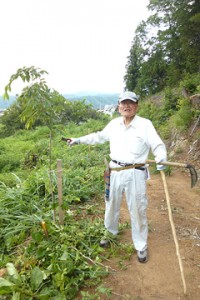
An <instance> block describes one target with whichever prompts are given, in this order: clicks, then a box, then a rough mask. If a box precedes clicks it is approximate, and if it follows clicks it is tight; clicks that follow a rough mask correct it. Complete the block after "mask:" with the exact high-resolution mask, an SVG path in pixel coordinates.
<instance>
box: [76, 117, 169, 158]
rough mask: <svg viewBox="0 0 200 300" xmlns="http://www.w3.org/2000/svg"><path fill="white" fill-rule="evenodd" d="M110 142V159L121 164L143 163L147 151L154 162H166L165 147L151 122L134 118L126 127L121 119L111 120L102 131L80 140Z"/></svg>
mask: <svg viewBox="0 0 200 300" xmlns="http://www.w3.org/2000/svg"><path fill="white" fill-rule="evenodd" d="M106 141H109V142H110V158H111V159H112V160H116V161H119V162H121V163H133V164H135V163H145V161H146V160H147V158H148V155H149V151H150V150H151V151H152V152H153V154H154V157H155V160H156V162H157V163H158V162H160V161H161V160H166V157H167V153H166V147H165V145H164V143H163V141H162V140H161V138H160V137H159V135H158V134H157V132H156V130H155V128H154V126H153V124H152V122H151V121H150V120H148V119H145V118H142V117H139V116H137V115H136V116H135V117H134V119H133V120H132V122H131V123H130V124H129V126H128V127H126V126H125V124H124V121H123V117H118V118H116V119H113V120H112V121H110V122H109V123H108V125H107V126H106V127H105V128H104V129H103V130H102V131H98V132H96V133H91V134H88V135H86V136H83V137H81V138H80V143H81V144H102V143H104V142H106Z"/></svg>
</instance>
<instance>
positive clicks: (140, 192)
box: [104, 169, 148, 251]
mask: <svg viewBox="0 0 200 300" xmlns="http://www.w3.org/2000/svg"><path fill="white" fill-rule="evenodd" d="M146 180H147V172H146V170H145V171H142V170H137V169H128V170H122V171H111V176H110V195H109V201H106V210H105V219H104V224H105V227H106V229H107V230H108V231H109V232H111V233H112V234H114V235H116V234H117V233H118V222H119V216H120V206H121V202H122V198H123V194H124V193H125V196H126V202H127V207H128V210H129V213H130V220H131V230H132V240H133V244H134V247H135V249H136V250H138V251H143V250H145V249H147V238H148V222H147V216H146V210H147V204H148V200H147V196H146Z"/></svg>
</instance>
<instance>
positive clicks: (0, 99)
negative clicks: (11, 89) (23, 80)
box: [0, 96, 16, 109]
mask: <svg viewBox="0 0 200 300" xmlns="http://www.w3.org/2000/svg"><path fill="white" fill-rule="evenodd" d="M15 99H16V97H15V96H10V98H9V100H4V99H3V97H2V96H0V109H6V108H8V107H9V106H10V105H11V104H12V103H13V102H14V101H15Z"/></svg>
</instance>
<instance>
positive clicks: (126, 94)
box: [119, 92, 139, 103]
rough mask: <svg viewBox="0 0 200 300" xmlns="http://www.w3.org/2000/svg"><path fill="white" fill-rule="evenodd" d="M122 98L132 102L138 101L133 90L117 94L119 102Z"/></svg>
mask: <svg viewBox="0 0 200 300" xmlns="http://www.w3.org/2000/svg"><path fill="white" fill-rule="evenodd" d="M124 100H131V101H133V102H138V100H139V97H138V96H137V95H136V94H135V93H134V92H124V93H122V94H120V95H119V103H120V102H122V101H124Z"/></svg>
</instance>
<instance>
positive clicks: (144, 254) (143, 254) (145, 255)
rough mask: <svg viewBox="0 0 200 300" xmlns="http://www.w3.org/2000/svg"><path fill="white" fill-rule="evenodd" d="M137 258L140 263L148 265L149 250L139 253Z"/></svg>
mask: <svg viewBox="0 0 200 300" xmlns="http://www.w3.org/2000/svg"><path fill="white" fill-rule="evenodd" d="M137 257H138V261H139V262H140V263H146V262H147V261H148V252H147V249H146V250H144V251H137Z"/></svg>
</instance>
